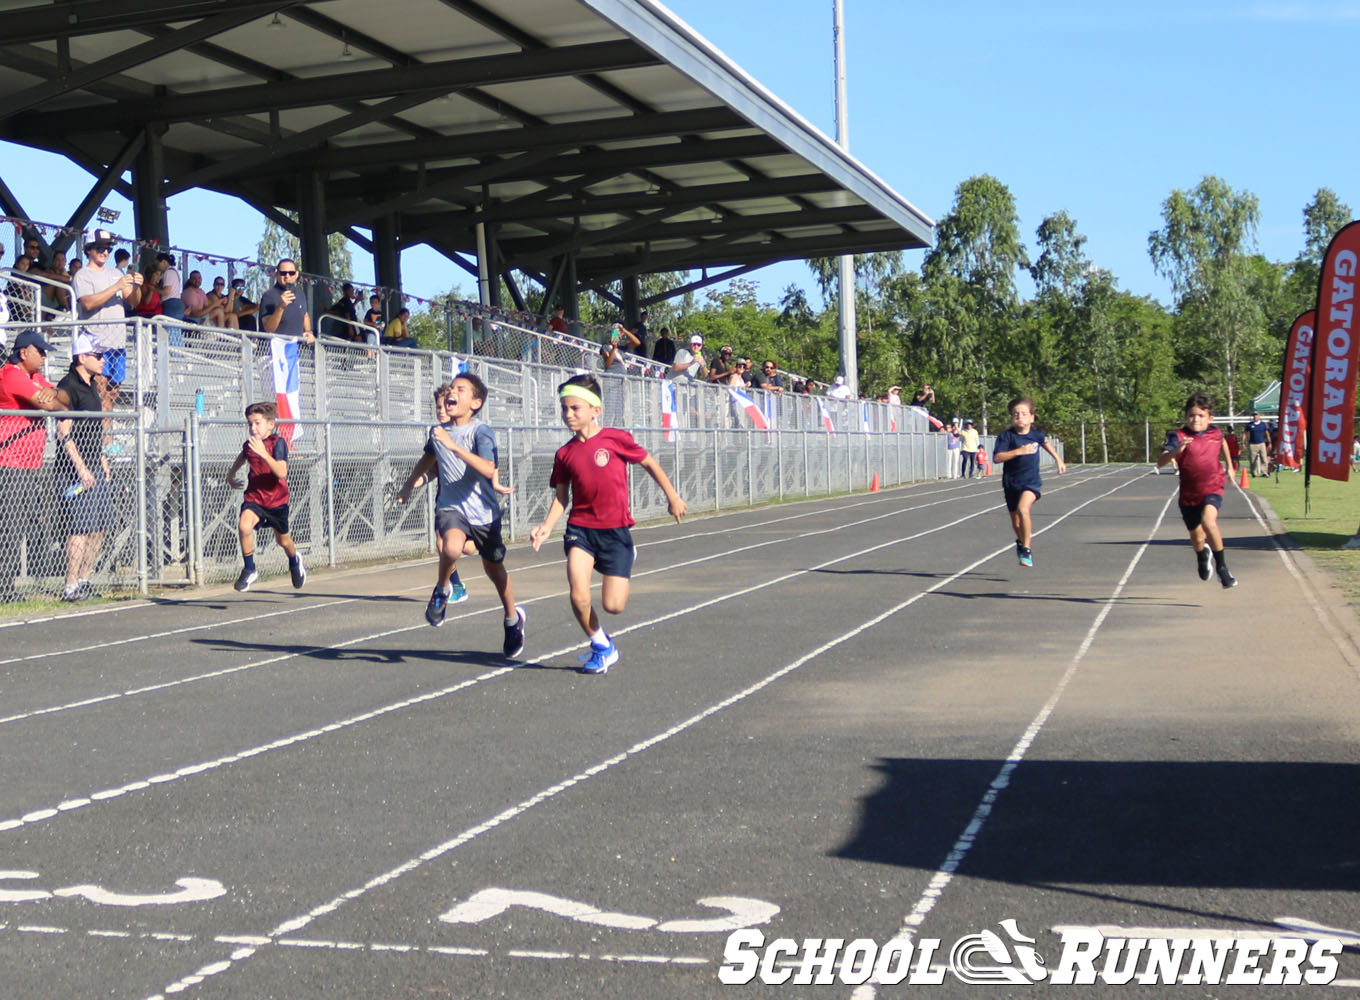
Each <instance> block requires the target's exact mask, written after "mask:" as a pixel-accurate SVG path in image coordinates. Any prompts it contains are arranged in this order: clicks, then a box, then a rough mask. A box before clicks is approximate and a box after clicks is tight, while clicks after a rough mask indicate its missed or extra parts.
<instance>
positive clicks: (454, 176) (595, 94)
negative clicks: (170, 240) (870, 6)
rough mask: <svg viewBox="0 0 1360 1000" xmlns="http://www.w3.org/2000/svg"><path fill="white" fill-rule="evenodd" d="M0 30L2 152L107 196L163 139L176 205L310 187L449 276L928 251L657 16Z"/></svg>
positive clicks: (809, 135) (76, 4)
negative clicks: (443, 260) (477, 262)
mask: <svg viewBox="0 0 1360 1000" xmlns="http://www.w3.org/2000/svg"><path fill="white" fill-rule="evenodd" d="M0 17H3V25H4V29H3V35H0V95H4V96H3V97H0V138H4V139H8V140H11V141H14V142H20V143H24V144H27V145H31V146H36V147H40V148H44V149H49V150H53V151H56V152H59V153H62V154H63V155H66V156H69V157H71V158H73V159H74V160H76V161H77V162H79V163H82V164H83V165H85V166H87V167H89V168H90V169H91V170H93V171H94V172H95V173H96V174H99V173H102V172H103V171H104V169H105V167H106V166H107V165H108V164H111V163H116V162H120V160H121V162H130V156H129V153H128V150H129V147H130V145H133V144H136V143H137V142H138V141H139V137H140V136H143V135H146V134H147V132H148V130H150V132H151V133H152V134H156V133H159V134H160V136H161V143H162V145H163V149H164V156H165V169H166V176H167V181H168V183H167V190H166V193H167V194H173V193H174V192H176V191H180V190H184V189H187V188H192V187H203V188H211V189H215V190H218V191H222V192H225V193H228V194H232V195H237V196H240V197H242V198H244V199H245V200H246V201H248V202H250V203H251V204H254V205H256V206H257V207H259V208H261V209H262V210H264V211H266V212H267V213H269V212H270V211H271V210H272V209H275V208H292V209H296V208H297V207H298V204H299V198H300V197H301V196H300V194H299V183H298V178H299V176H304V175H308V174H310V172H312V171H314V170H315V171H318V172H319V174H320V177H321V179H322V183H323V184H324V189H323V190H324V200H325V208H326V228H328V229H332V230H340V231H347V232H350V233H351V234H354V235H356V236H358V235H359V234H356V233H355V229H356V227H359V228H370V227H372V226H374V225H375V223H377V221H378V220H380V219H384V218H387V219H390V218H393V217H396V218H397V219H398V220H399V221H398V223H397V225H398V230H399V233H400V240H401V244H402V245H403V246H411V245H414V244H417V243H421V242H424V243H429V244H430V245H431V246H433V247H435V248H436V249H438V250H441V251H443V252H444V253H446V254H449V255H450V256H451V257H455V259H458V256H457V255H473V256H474V257H475V254H476V246H477V243H476V229H475V227H476V224H477V223H478V222H486V223H489V224H493V225H494V232H495V237H496V241H497V245H498V250H499V254H500V255H501V258H502V261H503V263H504V264H506V265H508V266H512V267H517V268H519V269H521V270H523V271H525V272H527V273H529V274H536V275H546V274H547V273H548V271H549V269H550V268H551V267H552V262H553V261H554V260H555V259H556V258H558V257H559V256H561V255H563V254H566V253H570V254H575V256H576V260H577V273H578V275H579V277H580V280H581V281H582V283H590V282H593V281H602V280H607V279H610V278H614V277H619V276H623V275H627V274H638V273H645V272H659V271H672V270H684V269H697V268H701V267H717V266H722V265H733V266H737V267H743V268H745V267H754V266H760V265H763V264H767V263H771V262H773V261H777V260H785V259H791V258H801V257H808V256H827V255H835V254H839V253H849V252H868V251H874V250H889V249H910V248H919V247H925V246H928V245H929V244H930V241H931V236H930V231H931V226H932V222H931V220H930V219H929V218H927V217H926V216H925V215H924V214H922V213H921V212H920V211H918V210H917V209H916V208H915V207H913V206H912V205H911V204H910V203H909V202H907V201H906V200H905V199H903V198H902V197H901V196H900V195H898V194H897V193H895V192H894V191H893V190H892V189H891V188H889V187H888V186H887V185H886V184H885V183H884V182H883V181H882V180H880V179H879V178H877V177H876V176H875V175H874V174H873V173H871V172H870V171H869V170H868V169H867V168H865V167H864V166H863V165H862V164H860V163H859V162H857V161H856V160H854V159H853V158H852V157H850V156H848V155H846V154H845V153H844V152H842V151H841V150H840V149H839V148H838V147H837V146H836V145H835V143H833V142H832V141H831V140H830V139H829V138H827V137H826V136H825V135H823V134H822V133H821V132H820V131H818V130H817V129H816V128H814V127H813V126H812V125H811V124H809V123H808V122H807V121H806V120H804V119H803V118H802V117H800V116H799V115H798V114H797V113H796V112H794V111H793V110H792V109H790V108H789V107H788V106H786V105H785V104H783V103H782V102H780V101H779V100H778V99H777V98H775V97H774V96H773V95H772V94H771V93H769V92H768V91H767V90H765V89H764V88H762V87H761V86H760V85H759V84H757V83H756V82H755V81H754V80H753V79H751V78H750V77H749V76H747V75H746V74H745V73H744V72H743V71H742V70H741V69H740V68H739V67H738V66H736V65H735V64H734V63H733V62H731V61H730V60H729V59H727V58H726V57H725V56H723V55H722V54H721V53H720V52H719V51H717V50H716V49H715V48H713V47H712V46H711V45H710V44H709V43H707V42H706V41H704V40H703V39H702V38H701V37H699V36H698V35H697V34H696V33H695V32H694V31H693V30H692V29H690V28H689V27H688V26H687V25H685V24H684V23H683V22H682V21H680V20H679V19H678V18H676V17H675V16H674V15H673V14H671V13H670V12H669V11H668V10H666V9H665V8H664V7H661V6H660V5H659V4H657V3H655V2H653V0H383V2H381V3H375V2H373V0H309V2H303V3H284V2H279V0H180V2H169V0H117V2H114V3H108V2H107V0H69V2H62V3H51V4H28V5H25V4H24V2H23V0H19V2H17V3H16V2H13V0H0ZM828 48H829V45H828ZM829 63H830V60H829V59H828V77H829V76H830V66H829ZM828 82H829V80H828ZM128 190H130V188H129V189H128ZM273 214H274V215H275V216H277V212H274V213H273ZM360 238H361V237H360ZM361 242H366V241H363V240H362V238H361ZM462 263H463V265H464V266H467V261H466V260H464V261H462Z"/></svg>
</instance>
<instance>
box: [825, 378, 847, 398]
mask: <svg viewBox="0 0 1360 1000" xmlns="http://www.w3.org/2000/svg"><path fill="white" fill-rule="evenodd" d="M826 394H827V396H828V397H829V398H830V399H849V398H850V387H849V386H848V385H846V384H845V376H844V375H837V376H836V383H835V385H833V386H832V387H831V388H830V389H828V390H826Z"/></svg>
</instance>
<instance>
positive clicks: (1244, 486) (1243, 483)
mask: <svg viewBox="0 0 1360 1000" xmlns="http://www.w3.org/2000/svg"><path fill="white" fill-rule="evenodd" d="M1238 468H1239V469H1241V470H1242V478H1241V480H1239V481H1238V483H1237V485H1238V486H1240V487H1242V489H1244V490H1249V489H1251V480H1250V479H1248V478H1247V467H1246V466H1245V465H1239V466H1238Z"/></svg>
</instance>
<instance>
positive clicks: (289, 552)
mask: <svg viewBox="0 0 1360 1000" xmlns="http://www.w3.org/2000/svg"><path fill="white" fill-rule="evenodd" d="M274 538H275V540H276V541H277V542H278V543H279V548H281V549H283V554H284V555H286V556H287V557H288V558H289V559H293V558H296V556H297V546H296V545H294V544H293V536H292V535H291V534H289V533H287V532H285V533H284V534H282V535H280V534H279V533H278V532H275V533H274ZM254 540H255V539H254V535H253V534H252V536H251V542H252V544H253V543H254Z"/></svg>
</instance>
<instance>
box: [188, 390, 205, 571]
mask: <svg viewBox="0 0 1360 1000" xmlns="http://www.w3.org/2000/svg"><path fill="white" fill-rule="evenodd" d="M188 430H189V440H188V445H189V449H188V450H189V456H188V459H189V460H188V461H187V462H186V463H185V470H184V477H185V480H186V482H185V484H184V485H185V488H186V491H187V492H186V494H185V496H186V500H187V505H188V514H187V520H188V522H189V523H188V529H189V540H188V541H189V581H190V582H191V583H193V584H194V585H195V586H199V587H201V586H203V475H202V468H203V467H202V461H201V456H202V440H203V429H202V427H200V426H199V423H198V411H197V410H190V411H189V428H188Z"/></svg>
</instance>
